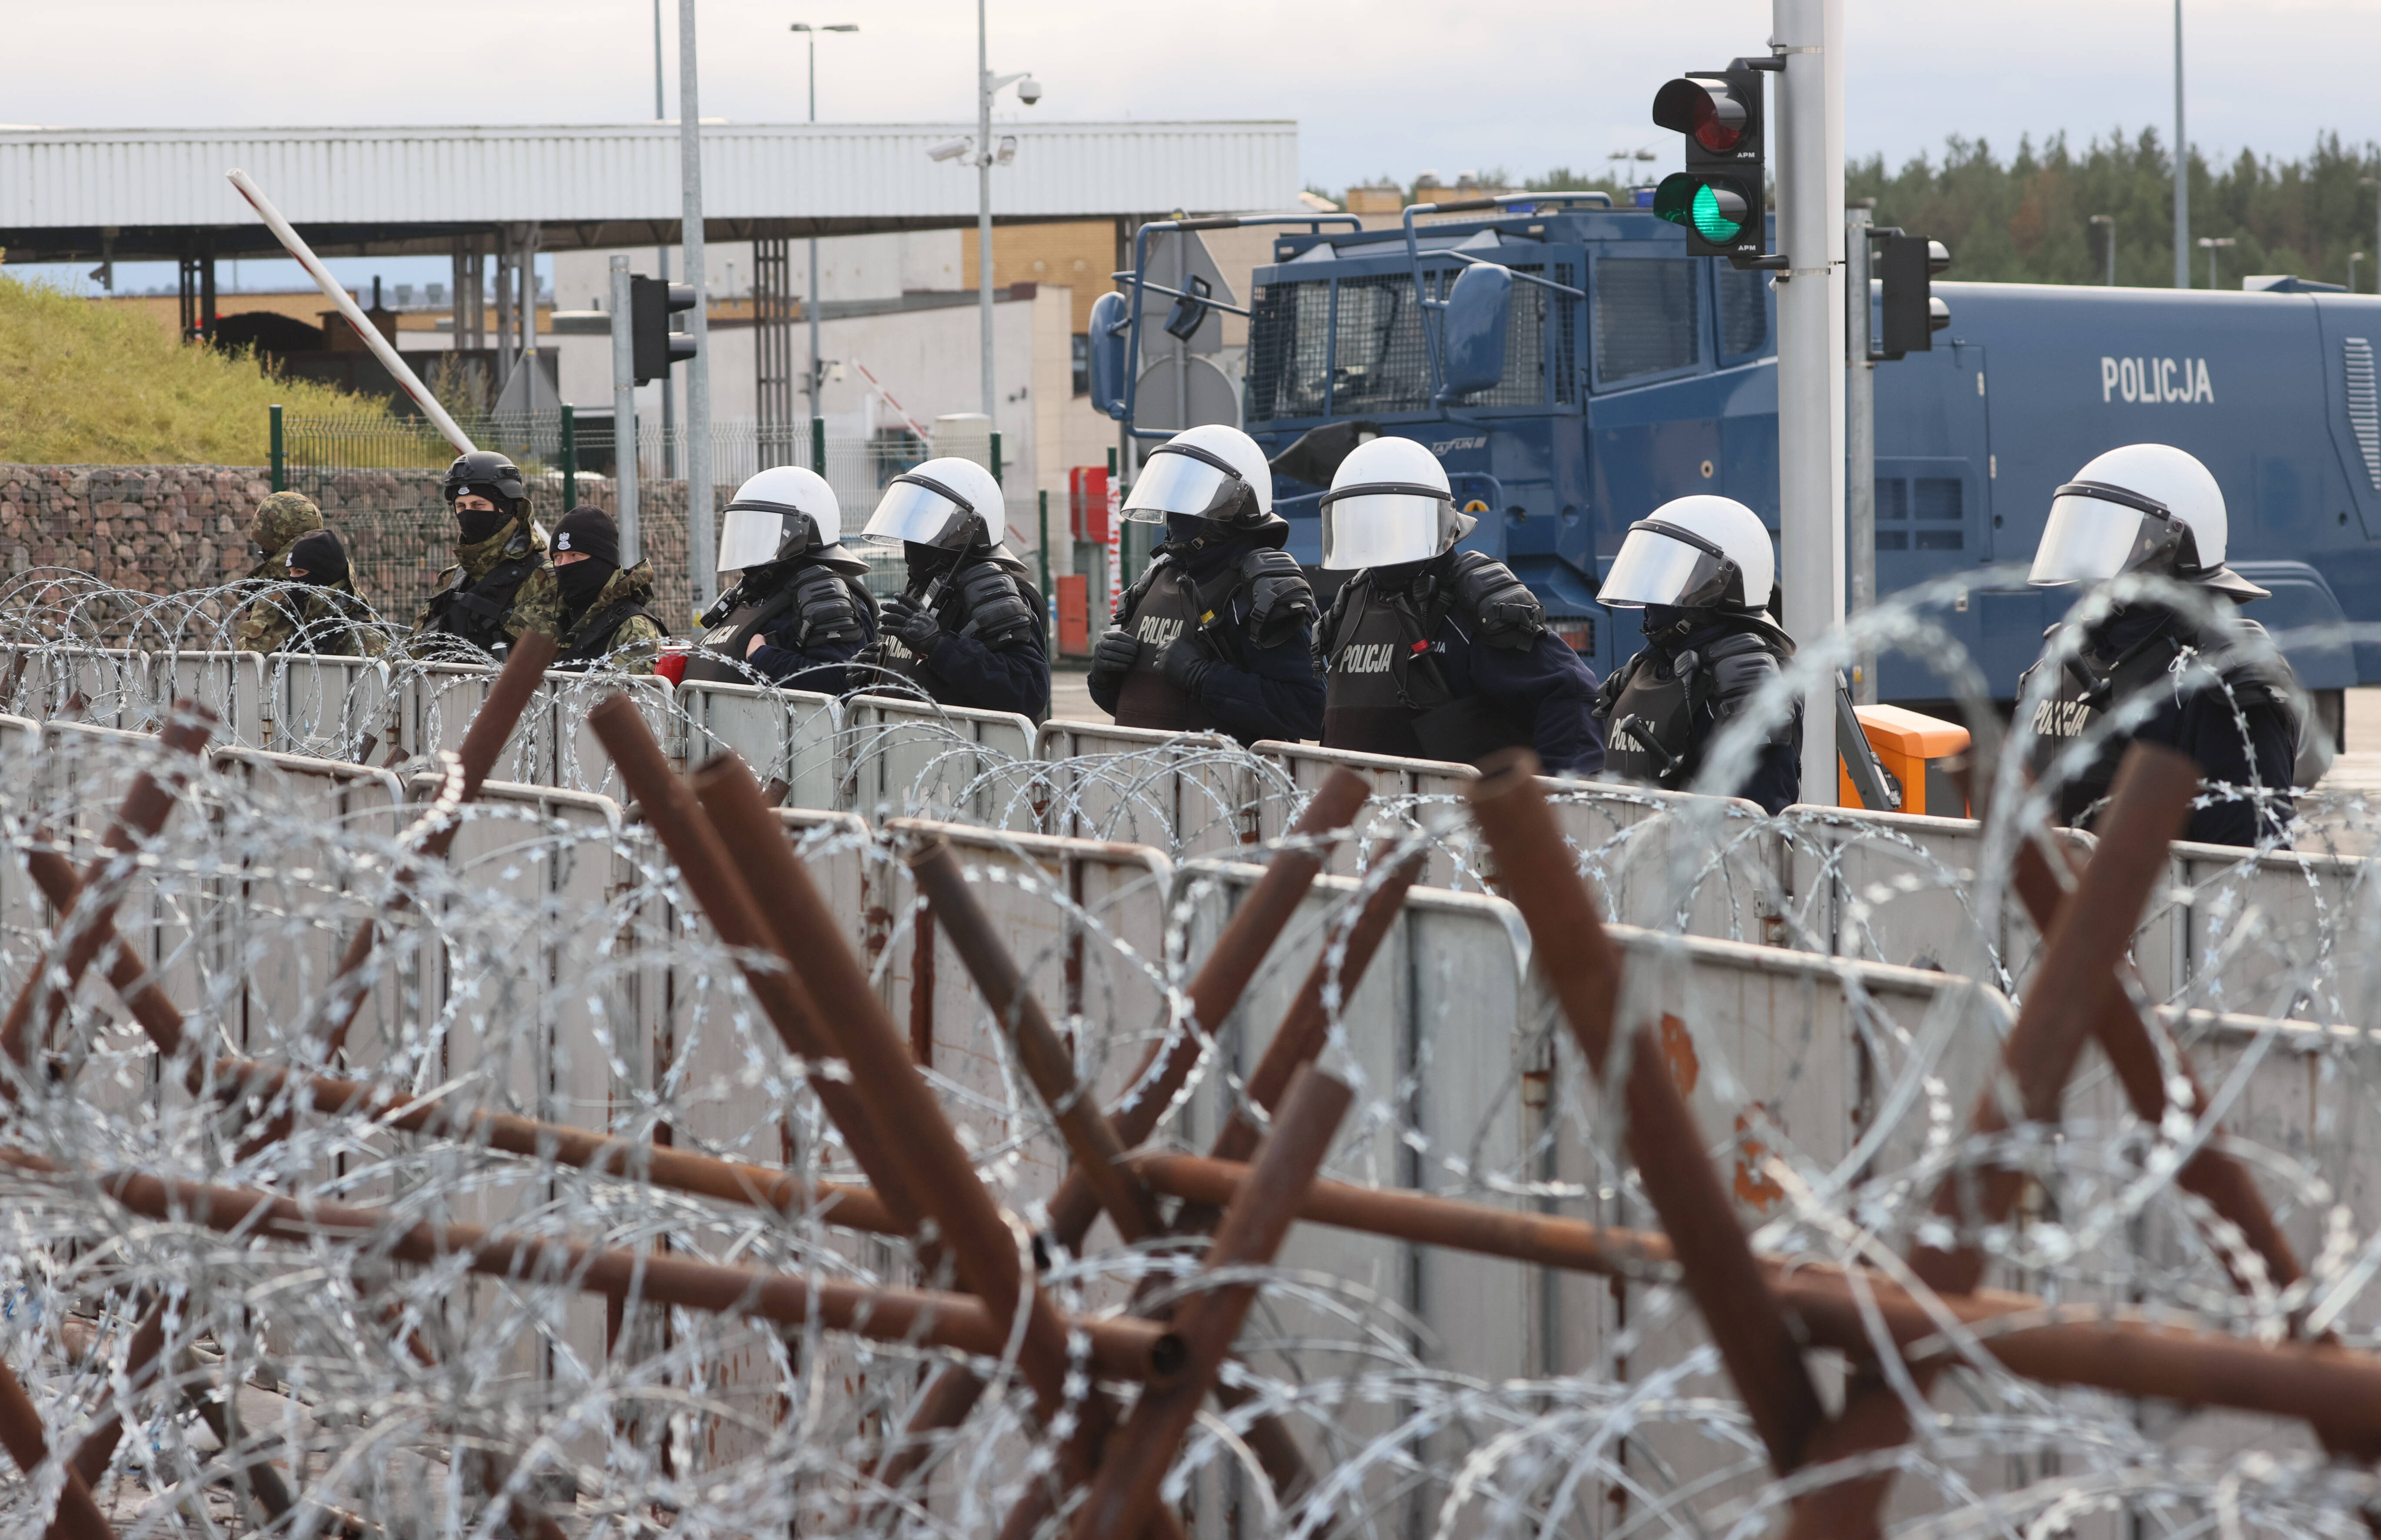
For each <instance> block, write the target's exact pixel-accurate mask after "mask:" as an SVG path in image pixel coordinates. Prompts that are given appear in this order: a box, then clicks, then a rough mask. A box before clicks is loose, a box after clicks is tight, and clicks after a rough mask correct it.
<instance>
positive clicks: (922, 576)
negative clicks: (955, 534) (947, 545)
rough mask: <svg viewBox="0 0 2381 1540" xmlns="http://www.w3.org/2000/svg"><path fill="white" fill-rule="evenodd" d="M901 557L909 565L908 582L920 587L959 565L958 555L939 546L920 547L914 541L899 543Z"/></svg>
mask: <svg viewBox="0 0 2381 1540" xmlns="http://www.w3.org/2000/svg"><path fill="white" fill-rule="evenodd" d="M901 555H902V557H903V558H904V559H905V560H907V561H908V563H909V564H910V581H911V582H914V583H918V584H921V585H923V584H925V583H927V582H931V581H934V578H936V577H937V576H939V575H940V574H942V573H945V572H947V571H949V570H950V569H951V568H954V567H957V566H958V565H959V553H958V552H957V551H946V550H944V549H943V548H942V547H941V546H939V545H921V544H918V543H917V542H916V541H914V540H905V541H903V542H902V543H901Z"/></svg>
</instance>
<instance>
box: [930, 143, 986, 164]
mask: <svg viewBox="0 0 2381 1540" xmlns="http://www.w3.org/2000/svg"><path fill="white" fill-rule="evenodd" d="M974 147H975V141H973V140H967V139H946V140H945V141H943V142H941V143H940V144H937V145H935V146H934V147H933V148H932V149H930V150H928V151H927V152H926V158H927V159H928V160H931V161H955V160H957V159H959V157H960V156H961V155H964V154H966V153H968V152H969V151H970V150H971V149H973V148H974Z"/></svg>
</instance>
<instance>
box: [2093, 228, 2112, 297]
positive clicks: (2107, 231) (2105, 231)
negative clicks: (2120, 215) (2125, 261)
mask: <svg viewBox="0 0 2381 1540" xmlns="http://www.w3.org/2000/svg"><path fill="white" fill-rule="evenodd" d="M2092 224H2093V226H2094V227H2095V228H2097V229H2098V230H2099V231H2100V232H2101V234H2100V238H2101V239H2102V240H2104V241H2106V243H2107V246H2108V262H2107V277H2106V279H2104V280H2103V281H2104V282H2105V283H2106V285H2107V286H2108V287H2110V288H2114V287H2117V216H2116V215H2115V214H2094V215H2093V216H2092Z"/></svg>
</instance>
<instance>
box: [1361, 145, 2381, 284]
mask: <svg viewBox="0 0 2381 1540" xmlns="http://www.w3.org/2000/svg"><path fill="white" fill-rule="evenodd" d="M1624 164H1627V163H1624ZM1628 170H1629V171H1630V172H1635V173H1637V174H1639V175H1642V176H1645V177H1647V179H1649V180H1651V179H1656V178H1657V177H1658V175H1659V173H1658V171H1657V170H1656V168H1655V167H1653V166H1646V167H1642V168H1640V167H1637V166H1635V165H1628ZM1624 174H1625V173H1624ZM2367 178H2371V179H2375V180H2381V146H2376V145H2371V144H2367V145H2364V146H2362V147H2361V148H2354V149H2351V148H2350V147H2349V146H2347V145H2345V144H2343V143H2341V142H2340V139H2339V136H2338V134H2326V135H2325V136H2323V137H2321V138H2320V139H2318V140H2317V141H2315V144H2314V150H2313V151H2312V152H2311V153H2309V154H2308V155H2307V156H2306V157H2305V158H2304V159H2302V160H2294V161H2284V160H2277V159H2274V158H2272V157H2270V156H2269V157H2267V158H2265V159H2264V160H2260V159H2258V158H2257V157H2256V156H2255V155H2253V154H2252V153H2249V152H2248V151H2246V150H2243V151H2242V152H2241V153H2240V155H2239V156H2238V157H2236V158H2235V159H2233V160H2232V161H2230V162H2229V163H2228V164H2227V165H2225V166H2224V167H2223V168H2222V169H2221V170H2218V169H2217V168H2216V167H2215V166H2213V165H2210V164H2209V163H2208V162H2207V160H2206V158H2205V157H2204V156H2203V155H2201V154H2200V153H2198V152H2197V151H2195V150H2194V151H2193V152H2192V156H2191V235H2192V243H2193V244H2192V252H2191V258H2192V267H2191V272H2192V286H2193V287H2201V288H2204V287H2206V285H2207V253H2206V252H2205V251H2202V250H2200V249H2199V247H2198V245H2197V241H2198V239H2199V238H2200V237H2202V236H2210V237H2216V238H2227V237H2228V238H2231V239H2232V240H2233V241H2234V242H2235V243H2236V244H2234V245H2232V246H2230V247H2228V248H2226V249H2224V250H2222V251H2218V252H2217V254H2216V256H2217V275H2218V281H2219V282H2220V283H2221V285H2222V287H2226V288H2238V287H2241V277H2242V276H2243V275H2247V274H2252V273H2289V274H2295V275H2298V276H2300V277H2302V278H2316V279H2320V280H2322V281H2323V282H2326V283H2334V284H2344V283H2347V282H2348V280H2349V271H2348V268H2349V263H2348V258H2349V253H2350V252H2351V251H2362V252H2363V254H2364V255H2363V261H2362V262H2361V263H2358V266H2357V272H2356V287H2357V288H2359V289H2361V290H2363V292H2365V293H2367V294H2370V293H2374V292H2375V290H2376V280H2381V262H2376V260H2375V258H2376V253H2381V229H2376V227H2375V214H2376V206H2375V199H2376V198H2381V187H2367V186H2364V185H2363V183H2364V181H2365V180H2366V179H2367ZM1381 179H1382V180H1385V181H1386V178H1381ZM1480 179H1481V180H1482V182H1484V183H1485V184H1488V185H1492V186H1506V187H1518V188H1519V189H1520V190H1524V191H1531V192H1545V191H1553V190H1556V189H1604V190H1606V191H1609V192H1612V193H1614V194H1615V201H1616V202H1620V203H1622V204H1623V205H1624V206H1625V205H1626V203H1627V202H1628V199H1627V196H1626V189H1625V188H1624V186H1623V183H1622V182H1621V181H1620V180H1618V179H1616V178H1615V177H1613V176H1611V175H1610V174H1608V173H1593V172H1581V171H1573V170H1571V169H1569V168H1568V167H1563V166H1557V167H1555V168H1553V169H1551V170H1549V171H1547V172H1546V173H1545V175H1544V176H1539V177H1529V178H1527V179H1525V180H1522V181H1520V182H1518V183H1516V182H1515V181H1513V180H1512V179H1511V178H1510V177H1508V176H1507V175H1506V174H1505V173H1504V172H1502V171H1501V170H1492V171H1487V172H1484V173H1482V175H1481V178H1480ZM1844 193H1845V196H1846V197H1847V198H1853V199H1858V198H1874V199H1875V200H1876V212H1875V214H1874V220H1875V222H1876V223H1877V224H1879V225H1895V226H1900V227H1901V228H1902V229H1904V230H1907V231H1909V232H1910V233H1911V234H1912V235H1923V236H1929V237H1932V238H1935V239H1936V240H1939V241H1941V242H1943V244H1944V245H1945V246H1947V247H1948V248H1950V251H1951V259H1952V265H1951V271H1950V272H1949V273H1948V274H1947V275H1946V276H1947V277H1948V278H1952V279H1958V280H1961V281H1963V282H1970V283H2030V284H2097V283H2103V282H2105V281H2106V265H2105V263H2106V256H2105V255H2104V254H2103V251H2104V249H2103V248H2102V247H2100V246H2099V245H2098V244H2097V243H2096V242H2095V241H2094V238H2093V235H2092V224H2091V221H2092V216H2093V215H2094V214H2106V215H2107V216H2108V217H2109V218H2110V219H2111V220H2113V221H2114V222H2115V223H2114V230H2115V235H2116V244H2117V282H2118V284H2122V285H2132V286H2140V287H2151V288H2166V287H2170V286H2171V285H2172V284H2173V282H2174V185H2173V171H2172V165H2171V162H2170V161H2169V159H2168V156H2167V150H2166V145H2165V141H2163V140H2162V139H2160V138H2159V136H2158V131H2157V130H2156V129H2155V128H2144V129H2143V130H2142V131H2141V132H2140V133H2139V134H2137V135H2134V136H2131V137H2130V138H2128V137H2127V136H2126V134H2125V133H2124V132H2123V131H2122V130H2121V129H2119V130H2116V131H2113V132H2111V133H2110V134H2109V135H2108V136H2107V138H2106V139H2105V140H2103V139H2098V138H2094V140H2093V141H2091V142H2090V143H2089V144H2087V145H2085V146H2084V147H2083V148H2082V150H2081V151H2078V150H2075V149H2074V148H2072V147H2071V146H2070V144H2069V142H2068V139H2067V136H2066V135H2065V134H2063V133H2062V134H2057V135H2054V136H2052V137H2051V138H2050V139H2049V140H2047V141H2045V142H2044V143H2043V144H2042V145H2041V146H2040V147H2039V148H2037V147H2036V146H2035V145H2034V143H2033V139H2032V137H2031V136H2028V137H2026V138H2022V139H2020V140H2019V141H2018V148H2017V154H2016V156H2015V158H2013V159H2011V160H2009V162H2007V163H2006V164H2004V163H2003V162H2002V161H2000V160H1999V159H1997V158H1996V157H1995V155H1994V154H1993V152H1992V147H1991V145H1990V144H1988V143H1987V142H1986V141H1983V140H1968V139H1963V138H1960V137H1959V136H1957V135H1954V136H1953V137H1952V138H1951V139H1950V140H1949V141H1948V142H1947V143H1946V144H1945V146H1944V149H1943V153H1942V154H1941V156H1940V157H1939V158H1938V157H1935V156H1930V155H1923V154H1922V155H1919V156H1917V157H1916V158H1914V159H1912V160H1911V161H1909V162H1908V163H1906V164H1905V165H1902V167H1901V168H1900V169H1899V170H1898V171H1888V170H1887V169H1886V162H1885V157H1884V156H1883V155H1882V154H1879V155H1874V156H1872V157H1870V158H1869V159H1867V160H1864V161H1860V160H1856V161H1853V162H1851V163H1850V164H1849V165H1846V166H1845V168H1844ZM1773 196H1774V190H1773Z"/></svg>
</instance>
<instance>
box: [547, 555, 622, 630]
mask: <svg viewBox="0 0 2381 1540" xmlns="http://www.w3.org/2000/svg"><path fill="white" fill-rule="evenodd" d="M618 570H619V568H617V567H615V566H613V565H612V564H611V563H610V562H608V561H603V560H600V559H598V558H597V557H594V556H589V557H588V558H587V559H586V560H585V561H574V562H571V563H568V565H566V566H562V567H557V568H555V569H554V582H555V586H556V588H559V589H560V590H561V591H562V607H563V608H565V609H567V610H569V611H570V612H571V613H572V614H574V615H575V614H577V613H578V612H580V611H581V610H583V609H585V608H586V607H587V606H588V605H592V604H593V603H594V602H595V596H596V595H597V594H599V593H603V592H604V584H605V583H608V582H610V581H612V574H613V573H615V572H617V571H618Z"/></svg>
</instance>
